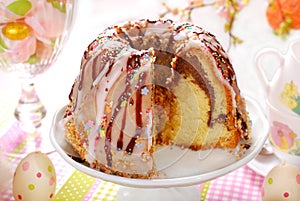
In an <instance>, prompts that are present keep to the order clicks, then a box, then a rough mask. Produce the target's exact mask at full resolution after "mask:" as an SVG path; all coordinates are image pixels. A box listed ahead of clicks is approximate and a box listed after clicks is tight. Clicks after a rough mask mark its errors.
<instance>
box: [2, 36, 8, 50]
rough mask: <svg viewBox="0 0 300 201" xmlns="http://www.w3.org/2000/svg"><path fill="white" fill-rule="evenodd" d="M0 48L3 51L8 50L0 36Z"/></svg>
mask: <svg viewBox="0 0 300 201" xmlns="http://www.w3.org/2000/svg"><path fill="white" fill-rule="evenodd" d="M0 47H2V48H3V49H8V47H7V45H6V44H5V42H4V40H3V39H2V38H1V36H0Z"/></svg>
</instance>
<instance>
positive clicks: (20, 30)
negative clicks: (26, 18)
mask: <svg viewBox="0 0 300 201" xmlns="http://www.w3.org/2000/svg"><path fill="white" fill-rule="evenodd" d="M30 32H31V29H30V27H29V26H28V25H27V24H25V23H23V22H10V23H7V25H6V26H4V27H3V28H2V34H3V35H4V36H5V37H6V38H8V39H10V40H23V39H24V38H26V37H27V36H29V34H30Z"/></svg>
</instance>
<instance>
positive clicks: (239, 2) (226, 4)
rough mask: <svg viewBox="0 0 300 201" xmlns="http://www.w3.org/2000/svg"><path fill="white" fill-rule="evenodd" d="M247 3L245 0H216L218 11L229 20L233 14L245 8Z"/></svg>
mask: <svg viewBox="0 0 300 201" xmlns="http://www.w3.org/2000/svg"><path fill="white" fill-rule="evenodd" d="M245 5H246V3H245V2H244V1H243V0H233V1H228V0H216V3H215V6H216V7H217V8H218V9H217V12H218V13H219V15H220V16H221V17H222V18H225V19H226V20H229V19H230V17H231V14H233V13H237V12H239V11H240V10H242V8H244V7H245Z"/></svg>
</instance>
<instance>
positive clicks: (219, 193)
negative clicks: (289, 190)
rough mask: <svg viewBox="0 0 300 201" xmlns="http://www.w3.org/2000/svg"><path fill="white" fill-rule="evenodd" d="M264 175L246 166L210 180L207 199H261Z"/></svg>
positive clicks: (219, 200)
mask: <svg viewBox="0 0 300 201" xmlns="http://www.w3.org/2000/svg"><path fill="white" fill-rule="evenodd" d="M263 180H264V177H263V176H260V175H258V174H256V173H255V172H254V171H252V170H251V169H249V168H248V167H247V166H244V167H241V168H239V169H237V170H235V171H234V172H231V173H229V174H227V175H225V176H222V177H219V178H217V179H215V180H212V181H211V184H210V188H209V190H208V194H207V196H206V200H207V201H227V200H228V201H229V200H230V201H235V200H236V201H254V200H259V201H260V200H261V186H262V183H263Z"/></svg>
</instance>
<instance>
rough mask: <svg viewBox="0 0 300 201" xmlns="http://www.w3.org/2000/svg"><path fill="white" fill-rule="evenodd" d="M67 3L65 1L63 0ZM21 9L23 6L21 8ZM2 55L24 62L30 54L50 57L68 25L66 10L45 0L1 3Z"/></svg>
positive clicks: (10, 61)
mask: <svg viewBox="0 0 300 201" xmlns="http://www.w3.org/2000/svg"><path fill="white" fill-rule="evenodd" d="M61 1H62V2H65V0H61ZM19 7H20V8H22V9H19ZM0 14H1V16H2V17H0V19H1V21H2V20H3V22H4V23H3V24H1V26H0V30H1V31H0V56H1V57H2V58H3V59H4V60H6V61H7V63H11V64H14V63H21V62H26V61H28V60H29V58H30V57H31V56H34V55H35V56H36V57H38V59H47V58H49V57H50V56H51V54H52V51H53V48H56V47H55V46H53V42H54V41H55V40H56V39H57V37H59V36H60V35H61V34H62V33H63V31H64V26H65V18H66V15H65V12H62V11H61V10H59V9H57V8H55V7H54V6H53V4H52V3H51V2H50V3H49V2H48V1H46V0H30V1H29V0H22V1H16V0H4V1H2V2H1V3H0Z"/></svg>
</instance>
